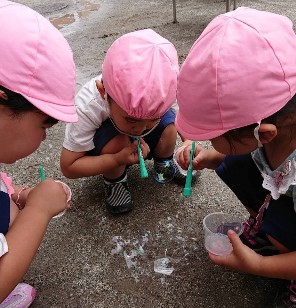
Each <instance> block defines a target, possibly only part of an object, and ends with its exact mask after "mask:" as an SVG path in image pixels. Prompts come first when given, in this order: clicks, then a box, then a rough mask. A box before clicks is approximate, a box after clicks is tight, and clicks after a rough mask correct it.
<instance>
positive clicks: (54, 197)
mask: <svg viewBox="0 0 296 308" xmlns="http://www.w3.org/2000/svg"><path fill="white" fill-rule="evenodd" d="M67 197H68V196H67V194H66V192H65V190H64V188H63V185H62V184H61V183H58V182H56V181H54V180H53V179H50V178H47V179H46V180H45V181H43V182H41V183H39V184H38V185H36V186H35V187H34V188H32V189H31V191H30V193H29V194H28V197H27V202H26V207H27V206H30V207H33V206H34V207H35V209H36V210H38V211H42V212H44V213H45V214H46V215H48V216H49V217H50V218H51V217H53V216H55V215H57V214H59V213H60V212H62V211H64V210H65V209H66V208H68V207H69V203H68V201H67Z"/></svg>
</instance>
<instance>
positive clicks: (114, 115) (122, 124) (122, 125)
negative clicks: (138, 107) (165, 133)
mask: <svg viewBox="0 0 296 308" xmlns="http://www.w3.org/2000/svg"><path fill="white" fill-rule="evenodd" d="M109 108H110V117H111V120H112V122H113V123H114V124H115V126H116V128H117V129H118V130H119V131H121V132H122V133H124V134H126V135H131V136H140V135H142V134H143V133H144V132H145V131H149V130H151V129H152V128H154V127H155V126H156V125H157V124H158V123H159V121H160V119H159V118H157V119H147V120H145V119H137V118H133V117H130V116H129V115H128V114H127V113H126V112H125V111H124V110H123V109H122V108H121V107H119V106H118V105H117V104H116V103H115V102H114V101H113V100H112V99H109Z"/></svg>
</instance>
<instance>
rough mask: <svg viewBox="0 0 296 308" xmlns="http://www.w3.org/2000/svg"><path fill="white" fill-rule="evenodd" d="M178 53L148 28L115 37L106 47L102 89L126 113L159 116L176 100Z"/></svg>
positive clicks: (147, 117)
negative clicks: (107, 47) (103, 88)
mask: <svg viewBox="0 0 296 308" xmlns="http://www.w3.org/2000/svg"><path fill="white" fill-rule="evenodd" d="M178 72H179V63H178V55H177V51H176V49H175V47H174V45H173V44H172V43H171V42H169V41H168V40H167V39H165V38H163V37H162V36H160V35H159V34H157V33H156V32H155V31H153V30H151V29H145V30H139V31H135V32H131V33H128V34H125V35H123V36H121V37H120V38H118V39H117V40H116V41H115V42H114V43H113V44H112V45H111V47H110V48H109V49H108V51H107V54H106V57H105V59H104V62H103V67H102V75H103V84H104V87H105V90H106V92H107V93H108V94H109V95H110V96H111V98H112V99H113V100H114V101H115V102H116V103H117V104H118V105H119V107H121V108H122V109H123V110H124V111H125V112H127V114H128V115H129V116H131V117H134V118H139V119H154V118H159V117H161V116H162V115H164V114H165V112H166V111H167V110H168V109H169V108H170V107H171V106H172V104H173V103H174V102H175V101H176V94H177V76H178Z"/></svg>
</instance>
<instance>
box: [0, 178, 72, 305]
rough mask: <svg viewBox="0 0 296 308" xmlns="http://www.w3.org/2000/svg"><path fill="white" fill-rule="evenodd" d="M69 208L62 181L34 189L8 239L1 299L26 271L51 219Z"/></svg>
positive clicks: (0, 273) (0, 274) (0, 271)
mask: <svg viewBox="0 0 296 308" xmlns="http://www.w3.org/2000/svg"><path fill="white" fill-rule="evenodd" d="M66 207H67V196H66V194H65V191H64V189H63V187H62V185H61V184H59V183H56V182H55V181H53V180H52V179H47V180H45V181H44V182H42V183H39V184H38V185H37V186H36V187H35V188H33V189H32V190H31V191H30V193H29V195H28V198H27V202H26V206H25V207H24V209H23V210H22V211H21V212H20V213H19V214H18V215H17V217H16V218H15V220H14V222H13V224H12V225H11V227H10V228H9V230H8V232H7V234H6V235H5V238H6V240H7V243H8V252H7V253H6V254H5V255H3V256H2V257H1V258H0V302H2V301H3V300H4V299H5V298H6V297H7V295H8V294H9V293H10V292H11V291H12V289H13V288H14V287H15V286H16V285H17V284H18V282H19V281H20V280H21V279H22V277H23V276H24V274H25V273H26V272H27V270H28V268H29V266H30V264H31V262H32V260H33V258H34V256H35V254H36V251H37V249H38V247H39V245H40V243H41V241H42V238H43V236H44V233H45V230H46V228H47V225H48V223H49V221H50V219H51V218H52V217H53V216H54V215H56V214H58V213H59V212H61V211H62V210H64V209H65V208H66Z"/></svg>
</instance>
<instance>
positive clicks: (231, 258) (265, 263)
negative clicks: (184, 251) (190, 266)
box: [209, 231, 296, 280]
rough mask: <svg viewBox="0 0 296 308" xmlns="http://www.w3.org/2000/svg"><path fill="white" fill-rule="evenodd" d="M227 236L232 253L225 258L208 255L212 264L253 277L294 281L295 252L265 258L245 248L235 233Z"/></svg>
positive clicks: (295, 270) (295, 277) (295, 272)
mask: <svg viewBox="0 0 296 308" xmlns="http://www.w3.org/2000/svg"><path fill="white" fill-rule="evenodd" d="M228 236H229V238H230V241H231V243H232V246H233V251H232V253H231V254H229V255H227V256H215V255H213V254H209V256H210V259H211V260H212V261H213V263H215V264H219V265H222V266H224V267H227V268H230V269H233V270H236V271H241V272H246V273H249V274H253V275H259V276H264V277H271V278H280V279H287V280H295V279H296V267H295V262H296V252H289V253H283V254H280V255H276V256H267V257H265V256H261V255H259V254H257V253H256V252H255V251H253V250H252V249H250V248H249V247H247V246H245V245H244V244H243V243H242V242H241V240H240V238H239V237H238V235H237V234H236V233H235V232H231V231H229V232H228Z"/></svg>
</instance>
